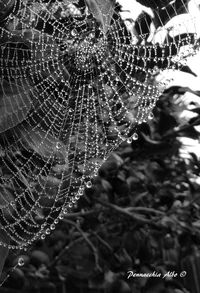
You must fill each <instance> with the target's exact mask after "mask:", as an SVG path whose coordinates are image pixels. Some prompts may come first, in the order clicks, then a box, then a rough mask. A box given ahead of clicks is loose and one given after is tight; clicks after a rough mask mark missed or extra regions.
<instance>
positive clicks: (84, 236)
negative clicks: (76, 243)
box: [63, 219, 101, 271]
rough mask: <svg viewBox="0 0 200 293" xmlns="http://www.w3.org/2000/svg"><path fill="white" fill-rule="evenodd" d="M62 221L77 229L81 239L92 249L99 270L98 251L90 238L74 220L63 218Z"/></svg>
mask: <svg viewBox="0 0 200 293" xmlns="http://www.w3.org/2000/svg"><path fill="white" fill-rule="evenodd" d="M63 222H64V223H66V224H70V225H73V226H74V227H75V228H76V229H77V230H78V231H79V233H80V234H81V235H82V237H83V239H84V240H85V241H86V242H87V244H88V246H89V247H90V248H91V250H92V251H93V254H94V258H95V264H96V268H97V269H98V270H99V271H101V267H100V265H99V256H98V251H97V249H96V247H95V246H94V245H93V243H92V242H91V241H90V239H89V238H88V236H87V234H86V233H85V232H84V231H83V230H82V229H81V228H80V227H79V226H78V225H77V224H76V223H75V222H73V221H70V220H68V219H63Z"/></svg>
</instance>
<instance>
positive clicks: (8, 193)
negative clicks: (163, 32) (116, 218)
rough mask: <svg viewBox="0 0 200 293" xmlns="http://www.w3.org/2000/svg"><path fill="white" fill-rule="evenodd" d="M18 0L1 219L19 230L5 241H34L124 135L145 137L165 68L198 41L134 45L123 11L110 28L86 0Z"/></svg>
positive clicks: (0, 32)
mask: <svg viewBox="0 0 200 293" xmlns="http://www.w3.org/2000/svg"><path fill="white" fill-rule="evenodd" d="M75 2H76V5H75V4H74V3H75ZM89 2H90V1H87V3H89ZM10 3H12V1H10ZM13 3H14V7H13V8H12V12H9V15H7V16H6V18H5V19H4V20H3V21H2V25H1V27H0V94H1V98H2V101H3V102H2V105H3V106H2V109H1V112H2V113H1V114H2V117H3V118H2V119H1V120H0V146H1V156H0V161H1V165H2V170H3V174H2V176H1V177H0V180H1V181H0V183H1V184H0V192H1V193H0V195H1V200H2V205H1V207H0V223H1V229H2V230H4V231H5V232H6V233H7V235H8V236H9V238H10V243H6V242H0V244H1V245H3V246H5V247H8V248H9V249H24V248H26V247H27V246H29V245H30V244H31V243H32V242H33V241H35V240H36V239H38V238H42V239H45V237H46V236H47V235H49V234H50V233H51V231H52V230H54V229H55V227H56V225H57V223H58V222H59V220H60V219H62V218H63V217H64V215H65V214H66V213H69V212H70V210H71V209H72V208H73V206H74V205H75V204H76V203H77V201H78V200H79V198H80V197H81V196H82V195H83V193H84V188H85V187H87V188H91V187H92V178H93V177H94V176H95V175H97V173H98V169H99V167H100V166H101V165H102V163H103V162H104V161H105V160H106V159H107V157H108V156H109V154H110V153H111V152H112V151H113V150H114V149H116V148H117V147H118V146H119V144H120V143H121V142H123V141H127V142H128V143H131V142H132V141H134V140H137V139H138V134H137V129H138V125H140V124H142V123H144V122H147V121H148V119H152V118H153V114H152V110H153V108H154V107H155V105H156V101H157V100H158V98H159V96H160V94H161V92H162V90H163V85H161V84H158V83H156V81H155V78H154V77H155V67H157V68H158V69H159V70H164V69H166V68H171V67H173V66H175V67H176V68H178V66H179V65H178V64H179V61H181V60H182V59H183V57H184V56H179V55H178V52H179V49H180V47H181V46H184V45H185V44H197V40H195V38H196V36H195V35H194V37H193V38H191V36H190V35H189V34H188V35H187V36H186V37H185V38H184V39H181V40H180V41H179V42H178V43H176V42H175V41H172V42H171V43H170V42H168V43H167V44H164V45H159V44H156V45H150V44H148V45H143V44H135V45H133V43H132V39H131V34H130V33H129V32H128V30H127V27H126V25H125V23H124V21H123V20H122V18H121V17H120V15H119V13H118V12H116V11H114V10H112V19H111V22H110V24H109V27H108V29H107V31H105V29H104V27H102V25H101V23H99V21H98V19H97V18H96V16H95V13H94V14H92V12H91V11H90V10H89V8H90V7H87V5H86V6H84V5H83V6H81V5H78V3H79V2H78V1H63V2H58V3H57V2H56V3H52V2H49V3H43V2H42V1H22V0H19V1H14V2H13ZM175 57H177V60H176V62H175V61H174V58H175ZM161 86H162V90H160V88H161Z"/></svg>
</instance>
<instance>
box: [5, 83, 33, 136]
mask: <svg viewBox="0 0 200 293" xmlns="http://www.w3.org/2000/svg"><path fill="white" fill-rule="evenodd" d="M30 108H31V98H30V90H29V89H28V88H26V87H22V86H19V85H17V84H12V85H11V86H10V85H9V84H8V83H7V82H6V81H3V82H2V83H0V133H2V132H4V131H6V130H8V129H10V128H13V127H14V126H16V125H18V124H19V123H21V122H22V121H23V120H24V119H25V118H26V116H27V114H28V112H29V110H30Z"/></svg>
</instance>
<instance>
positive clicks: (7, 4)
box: [0, 0, 15, 22]
mask: <svg viewBox="0 0 200 293" xmlns="http://www.w3.org/2000/svg"><path fill="white" fill-rule="evenodd" d="M14 4H15V0H11V1H5V0H4V1H1V2H0V22H2V21H3V20H4V19H5V18H6V17H7V16H8V15H9V14H10V13H11V12H12V8H13V6H14Z"/></svg>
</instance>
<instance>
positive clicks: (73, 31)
mask: <svg viewBox="0 0 200 293" xmlns="http://www.w3.org/2000/svg"><path fill="white" fill-rule="evenodd" d="M77 34H78V32H77V30H76V29H75V28H74V29H73V30H72V31H71V35H72V37H75V36H77Z"/></svg>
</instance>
